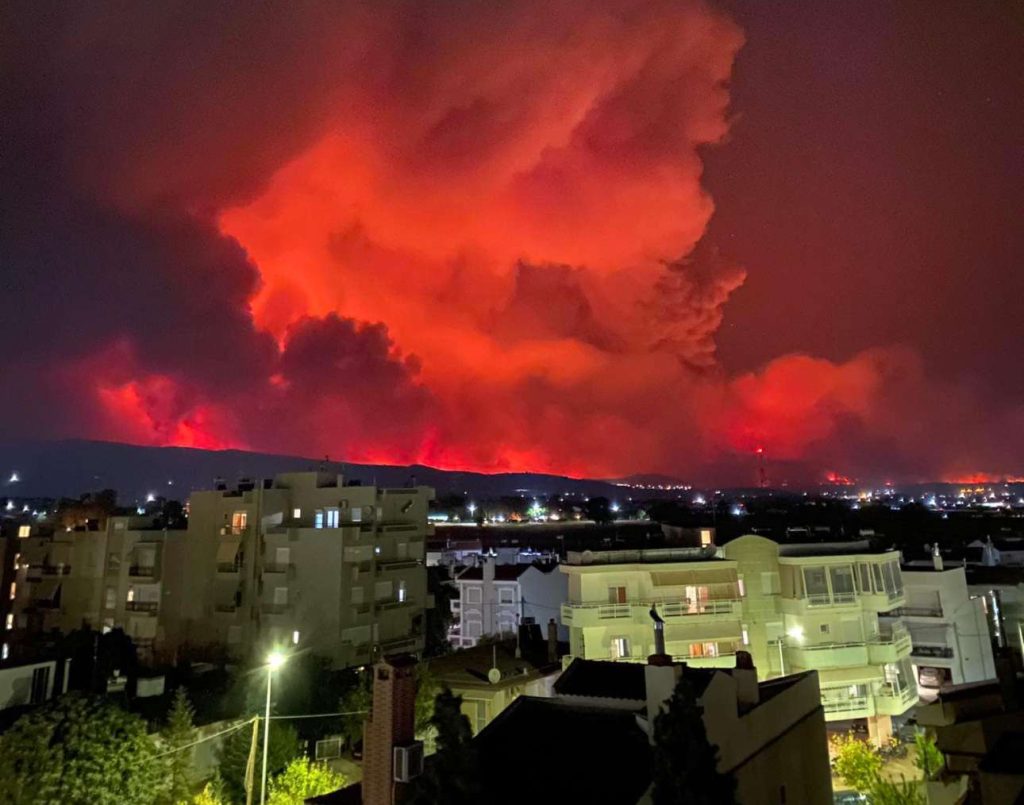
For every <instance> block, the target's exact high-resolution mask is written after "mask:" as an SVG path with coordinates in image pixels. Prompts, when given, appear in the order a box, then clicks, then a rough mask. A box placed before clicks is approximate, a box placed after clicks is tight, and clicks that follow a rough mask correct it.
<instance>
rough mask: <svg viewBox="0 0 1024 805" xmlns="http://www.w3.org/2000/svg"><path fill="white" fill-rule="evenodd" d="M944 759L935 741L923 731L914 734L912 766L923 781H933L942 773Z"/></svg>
mask: <svg viewBox="0 0 1024 805" xmlns="http://www.w3.org/2000/svg"><path fill="white" fill-rule="evenodd" d="M945 763H946V759H945V757H943V755H942V752H940V751H939V747H937V746H936V745H935V739H934V738H932V737H931V736H930V735H928V733H926V732H924V731H923V730H918V731H917V732H916V733H915V734H914V765H915V766H916V767H917V768H918V769H919V770H920V772H921V774H922V776H923V777H924V779H925V780H934V779H935V778H937V777H938V776H939V774H940V773H941V772H942V768H943V766H944V765H945Z"/></svg>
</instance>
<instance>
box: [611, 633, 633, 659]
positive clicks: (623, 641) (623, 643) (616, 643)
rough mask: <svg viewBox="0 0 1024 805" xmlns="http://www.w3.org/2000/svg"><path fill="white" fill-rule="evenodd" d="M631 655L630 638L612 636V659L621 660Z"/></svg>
mask: <svg viewBox="0 0 1024 805" xmlns="http://www.w3.org/2000/svg"><path fill="white" fill-rule="evenodd" d="M628 656H629V639H628V638H626V637H613V638H612V659H613V660H621V659H625V658H626V657H628Z"/></svg>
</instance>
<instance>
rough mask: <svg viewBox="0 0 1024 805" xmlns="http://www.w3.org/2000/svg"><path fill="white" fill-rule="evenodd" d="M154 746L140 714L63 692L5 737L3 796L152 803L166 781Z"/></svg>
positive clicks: (111, 804) (17, 803)
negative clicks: (163, 778)
mask: <svg viewBox="0 0 1024 805" xmlns="http://www.w3.org/2000/svg"><path fill="white" fill-rule="evenodd" d="M156 754H157V753H156V747H155V746H154V744H153V741H152V740H151V739H150V737H149V736H148V735H147V734H146V725H145V722H143V721H142V719H140V718H139V717H138V716H135V715H132V714H131V713H127V712H125V711H124V710H122V709H121V708H119V707H117V706H116V705H114V704H112V703H110V702H109V701H107V700H104V699H102V698H96V697H89V696H83V695H80V694H69V695H67V696H62V697H61V698H59V699H56V700H54V701H52V702H50V703H49V704H47V705H44V706H43V707H41V708H40V709H38V710H35V711H33V712H31V713H28V714H26V715H24V716H22V717H21V718H20V719H18V721H17V722H15V724H14V726H13V727H12V728H11V729H10V730H9V731H8V732H7V733H6V734H5V735H4V736H3V737H2V738H0V802H5V803H11V805H37V804H38V805H43V804H44V803H47V804H48V803H53V802H60V803H62V805H121V803H125V802H131V803H135V804H136V805H150V803H153V802H154V801H155V800H156V797H157V795H158V794H159V790H160V782H161V764H160V761H159V760H158V759H157V757H156Z"/></svg>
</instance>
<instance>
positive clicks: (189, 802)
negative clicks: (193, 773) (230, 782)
mask: <svg viewBox="0 0 1024 805" xmlns="http://www.w3.org/2000/svg"><path fill="white" fill-rule="evenodd" d="M178 805H224V800H222V799H221V798H220V795H219V794H218V793H217V788H216V786H214V785H213V784H212V783H207V784H206V785H205V786H203V790H202V791H200V792H199V793H198V794H196V795H195V796H193V797H192V798H191V799H183V800H180V801H179V802H178Z"/></svg>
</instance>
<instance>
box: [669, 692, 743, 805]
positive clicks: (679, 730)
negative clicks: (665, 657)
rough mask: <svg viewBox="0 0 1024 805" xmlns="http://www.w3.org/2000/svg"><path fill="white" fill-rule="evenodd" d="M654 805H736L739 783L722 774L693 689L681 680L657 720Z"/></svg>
mask: <svg viewBox="0 0 1024 805" xmlns="http://www.w3.org/2000/svg"><path fill="white" fill-rule="evenodd" d="M653 756H654V757H653V760H654V791H653V801H654V805H735V804H736V781H735V780H734V779H733V777H732V775H729V774H721V773H720V772H719V771H718V768H717V767H718V747H717V746H713V745H712V744H711V743H710V742H709V741H708V736H707V732H706V731H705V730H704V719H703V714H702V711H701V708H700V707H698V706H697V697H696V695H695V694H694V691H693V686H692V685H691V684H690V683H689V682H688V681H687V680H686V679H685V678H683V679H680V680H679V684H677V685H676V689H675V690H674V691H673V692H672V696H671V697H669V699H668V701H667V702H666V703H665V708H664V709H663V710H662V711H661V712H660V713H659V714H658V715H657V716H656V717H655V719H654V752H653Z"/></svg>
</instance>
